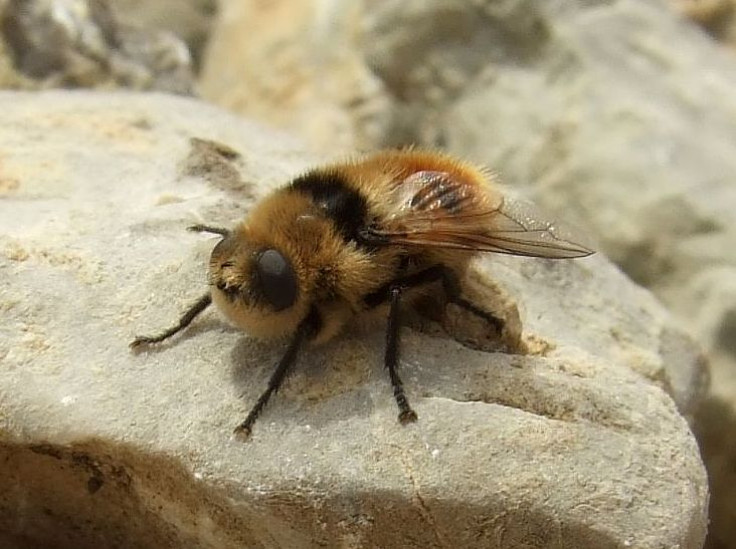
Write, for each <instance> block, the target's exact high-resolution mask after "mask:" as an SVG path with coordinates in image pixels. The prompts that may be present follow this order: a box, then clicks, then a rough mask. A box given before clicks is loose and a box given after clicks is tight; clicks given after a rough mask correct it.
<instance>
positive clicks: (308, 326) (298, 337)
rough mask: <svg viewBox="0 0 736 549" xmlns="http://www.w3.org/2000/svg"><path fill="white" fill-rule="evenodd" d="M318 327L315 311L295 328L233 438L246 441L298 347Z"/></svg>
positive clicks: (275, 390) (290, 363) (282, 378)
mask: <svg viewBox="0 0 736 549" xmlns="http://www.w3.org/2000/svg"><path fill="white" fill-rule="evenodd" d="M318 327H319V315H318V314H317V312H316V311H314V310H313V311H312V312H311V313H310V314H309V316H307V318H306V319H304V320H303V321H302V323H301V324H300V325H299V327H298V328H297V331H296V333H295V334H294V338H293V339H292V340H291V343H289V347H288V348H287V349H286V354H284V356H283V357H282V358H281V361H280V362H279V363H278V365H277V366H276V371H274V373H273V374H271V378H270V379H269V380H268V387H267V388H266V390H265V391H264V392H263V393H262V394H261V396H260V397H258V400H257V401H256V403H255V405H254V406H253V408H251V410H250V412H249V413H248V416H247V417H246V418H245V420H244V421H243V422H242V423H241V424H240V425H238V426H237V427H236V428H235V436H237V437H238V438H240V439H241V440H247V439H248V437H250V435H251V432H252V431H253V424H254V423H255V422H256V419H258V416H259V415H260V413H261V411H262V410H263V408H264V406H266V404H267V403H268V400H269V399H270V398H271V395H272V394H273V393H276V392H278V390H279V388H280V387H281V384H282V383H283V382H284V379H285V378H286V374H287V373H288V372H289V369H290V368H291V366H292V365H293V364H294V362H296V356H297V354H298V352H299V349H300V347H301V346H302V344H303V343H304V341H305V340H306V339H309V338H311V337H313V336H314V334H315V333H316V332H317V329H318Z"/></svg>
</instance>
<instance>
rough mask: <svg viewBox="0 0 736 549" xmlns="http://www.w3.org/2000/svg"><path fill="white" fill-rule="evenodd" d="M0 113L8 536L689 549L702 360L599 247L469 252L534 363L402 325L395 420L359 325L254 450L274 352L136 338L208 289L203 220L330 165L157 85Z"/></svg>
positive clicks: (215, 330) (7, 106) (200, 323)
mask: <svg viewBox="0 0 736 549" xmlns="http://www.w3.org/2000/svg"><path fill="white" fill-rule="evenodd" d="M0 113H1V114H0V119H1V121H2V124H0V153H1V154H2V156H1V157H0V158H1V163H0V192H1V193H2V199H1V200H0V250H1V251H2V253H0V276H1V277H2V282H3V284H2V286H1V287H0V310H1V311H2V315H0V332H1V333H2V334H3V337H2V339H0V360H1V365H0V441H1V442H0V456H1V459H2V463H4V467H3V474H2V475H0V531H3V532H6V534H5V535H6V538H5V540H3V541H8V543H11V542H12V543H15V542H16V541H17V542H18V543H22V542H24V541H25V542H28V544H29V546H30V545H32V544H35V545H36V546H37V545H38V544H43V545H49V544H52V545H54V546H56V547H75V548H85V547H103V546H118V547H213V548H215V547H216V548H224V547H318V546H340V547H343V546H344V547H519V546H524V547H559V548H563V547H564V548H574V547H585V548H589V547H597V548H606V547H627V546H629V547H643V548H648V547H652V548H654V547H657V548H659V547H682V548H699V547H701V545H702V542H703V538H704V536H705V528H706V507H707V494H708V490H707V483H706V477H705V472H704V469H703V466H702V463H701V461H700V456H699V452H698V448H697V445H696V443H695V440H694V438H693V436H692V434H691V433H690V430H689V428H688V425H687V423H686V421H685V420H684V419H683V417H682V415H681V413H680V411H678V406H679V408H680V409H681V410H682V411H683V412H684V413H687V412H688V411H689V410H690V409H691V407H692V406H694V405H695V403H696V402H697V400H698V399H699V394H700V391H701V388H702V385H703V384H702V376H703V375H704V373H703V369H702V360H701V358H700V356H699V354H698V352H697V350H696V349H695V347H694V346H693V344H692V343H691V342H689V340H688V338H687V336H686V335H685V334H684V333H683V332H682V330H680V329H679V328H677V327H676V326H675V325H674V324H673V322H672V320H671V319H670V317H669V316H668V314H667V313H666V312H665V311H664V309H663V308H662V307H661V306H660V305H659V304H658V303H657V302H656V301H655V300H654V299H653V298H652V297H651V295H650V294H648V293H647V292H646V291H645V290H642V289H640V288H638V287H636V286H635V285H633V284H632V283H631V282H630V281H629V280H628V279H627V278H626V277H625V276H624V275H623V274H621V273H620V272H619V271H618V270H617V269H616V268H615V267H613V266H612V265H611V264H610V263H609V262H608V261H607V260H606V259H605V258H604V257H603V256H602V255H597V256H593V257H591V258H587V259H584V260H579V261H558V262H554V261H550V260H533V259H523V258H513V257H499V256H487V257H484V258H482V259H481V260H479V261H478V262H477V264H476V266H475V268H474V270H473V273H472V277H471V279H470V280H468V281H467V288H468V291H470V292H473V293H474V295H475V296H476V298H477V299H479V300H483V303H484V305H485V306H488V307H489V308H492V309H494V310H499V311H503V314H504V315H506V316H507V318H510V319H513V318H516V317H518V320H519V322H518V323H517V324H516V326H517V327H518V328H520V329H521V334H522V335H521V340H522V343H523V346H524V347H525V349H526V352H523V353H521V352H520V353H517V354H506V353H499V352H496V353H490V352H483V351H480V350H474V349H472V348H469V347H467V346H463V345H461V344H460V343H458V342H456V341H455V340H453V339H452V338H449V337H448V336H446V335H441V334H438V333H437V332H436V330H434V331H433V330H432V329H426V330H418V329H414V328H408V327H407V328H406V329H404V330H403V332H402V337H403V346H402V370H401V371H402V373H403V377H404V380H405V383H406V388H407V391H408V395H409V397H410V398H411V401H412V403H413V404H414V406H415V408H416V410H417V412H418V414H419V416H420V418H419V421H418V422H417V423H416V424H413V425H410V426H407V427H403V426H401V425H399V424H398V422H397V420H396V415H397V410H396V405H395V403H394V400H393V396H392V394H391V389H390V384H389V382H388V379H387V375H386V373H385V372H384V371H383V366H382V349H383V334H382V333H381V330H380V329H379V330H377V331H371V330H368V331H362V332H361V331H357V330H355V331H349V332H348V333H346V334H345V335H344V336H343V337H340V338H338V339H337V340H335V341H334V342H332V343H330V344H328V345H326V346H324V347H322V348H319V349H313V350H310V351H308V352H306V353H304V355H303V356H302V357H301V360H300V363H299V366H298V367H297V368H296V370H295V372H294V375H293V376H292V377H291V378H290V379H289V381H288V382H287V384H286V385H285V387H284V388H283V390H282V391H281V392H280V393H279V394H278V395H277V396H276V397H275V398H274V400H273V401H272V402H271V404H270V405H269V407H268V408H267V409H266V410H265V412H264V414H263V416H262V418H261V419H260V421H259V423H257V424H256V428H255V431H254V435H253V438H252V439H251V440H250V441H249V442H247V443H241V442H238V441H236V440H233V439H232V438H231V432H232V429H233V427H234V426H235V425H236V424H237V423H238V422H239V421H240V420H242V419H243V417H244V414H245V413H246V412H247V410H248V408H249V406H250V405H251V404H252V403H253V402H254V399H255V398H256V397H257V395H258V394H259V393H260V391H261V390H262V388H263V387H264V385H265V382H266V380H267V378H268V376H269V374H270V372H271V371H272V368H273V365H274V363H275V362H276V361H277V360H278V359H279V357H280V355H281V353H282V352H283V344H282V343H279V342H261V341H255V340H252V339H250V338H248V337H247V336H245V335H243V334H242V333H240V332H238V331H237V330H235V329H233V328H231V327H228V326H227V325H226V324H225V323H224V321H223V320H222V318H221V317H220V316H219V315H218V314H217V313H216V312H215V311H208V312H206V313H205V314H204V315H203V316H202V317H201V318H199V319H197V320H196V321H195V323H194V324H193V325H192V326H191V327H190V329H189V330H187V331H186V332H185V333H184V334H181V336H179V337H177V338H176V339H175V340H172V341H171V342H169V343H166V344H163V345H161V346H160V347H159V348H157V349H151V350H149V351H147V352H142V353H138V354H133V353H131V352H130V351H129V349H128V346H127V344H128V342H129V341H130V340H131V338H132V337H133V335H135V334H140V333H150V332H156V331H158V330H160V329H161V328H164V327H167V326H169V325H170V324H171V323H172V321H174V320H175V319H176V318H177V317H178V315H179V314H180V313H181V312H182V311H183V310H184V309H185V308H186V307H187V305H188V304H189V303H190V302H192V301H194V300H195V299H196V298H197V297H198V296H199V295H201V294H202V292H203V291H205V290H206V274H205V265H206V262H207V258H208V255H209V251H210V250H211V248H212V246H213V243H214V242H215V241H216V240H215V239H213V238H212V237H208V236H204V235H194V234H191V233H187V232H186V231H184V228H185V227H186V226H187V225H188V224H191V223H197V222H206V223H211V224H220V225H231V224H233V223H234V222H236V221H237V220H239V219H240V218H241V217H242V216H243V215H244V213H245V212H246V211H247V209H248V207H249V206H250V204H251V203H252V201H253V200H254V199H257V198H258V197H259V196H262V195H263V193H265V192H267V191H268V189H270V188H273V187H274V186H276V185H278V184H281V183H284V182H285V181H287V180H288V178H289V177H291V176H293V175H295V174H297V173H299V172H300V171H301V170H302V169H304V168H305V167H306V166H309V165H311V164H312V163H313V162H314V161H315V159H314V158H313V157H310V156H308V155H306V154H305V153H303V152H301V146H300V145H298V144H297V143H294V142H292V141H291V140H290V139H289V138H288V137H286V136H284V135H279V134H276V133H273V132H269V131H266V130H264V129H263V128H261V127H259V126H257V125H255V124H251V123H248V122H244V121H242V120H239V119H237V118H235V117H233V116H232V115H229V114H226V113H224V112H222V111H219V110H218V109H216V108H213V107H211V106H207V105H205V104H202V103H198V102H195V101H192V100H185V99H180V98H173V97H167V96H160V95H134V94H103V93H93V92H45V93H39V94H22V93H11V92H5V93H2V94H0ZM464 326H470V324H469V321H468V319H463V318H462V317H460V318H459V319H458V327H459V329H461V330H462V329H463V328H464ZM673 355H677V356H676V358H673ZM676 363H677V364H676ZM674 365H676V366H677V367H676V368H674V369H673V366H674ZM683 371H686V372H687V375H683V373H682V372H683ZM0 539H2V538H0Z"/></svg>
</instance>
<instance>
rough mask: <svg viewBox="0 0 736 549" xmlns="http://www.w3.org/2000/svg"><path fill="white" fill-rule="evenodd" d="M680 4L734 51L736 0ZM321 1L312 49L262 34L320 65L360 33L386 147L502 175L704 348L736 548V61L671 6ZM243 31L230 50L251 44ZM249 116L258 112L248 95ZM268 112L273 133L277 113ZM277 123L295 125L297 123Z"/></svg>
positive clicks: (718, 495)
mask: <svg viewBox="0 0 736 549" xmlns="http://www.w3.org/2000/svg"><path fill="white" fill-rule="evenodd" d="M232 3H233V4H235V3H236V2H232ZM672 3H673V4H674V5H675V6H676V7H679V8H680V9H681V10H682V11H683V13H685V14H686V15H688V17H690V18H692V19H694V20H697V21H699V22H701V23H702V24H703V25H704V26H705V27H706V28H707V29H708V30H709V32H711V33H712V34H713V35H715V36H716V37H717V38H719V39H720V40H723V41H725V42H728V41H729V40H731V38H729V36H730V35H731V34H733V32H732V31H731V30H730V29H731V28H733V23H732V20H733V14H734V13H736V12H735V11H734V2H733V0H706V1H694V0H693V1H690V0H674V1H673V2H672ZM310 5H312V6H313V7H312V8H311V11H310V9H309V8H305V7H303V8H302V9H303V10H304V12H305V13H307V14H310V13H311V14H312V16H311V18H309V17H307V16H305V17H304V18H302V19H300V22H299V27H300V28H311V29H314V34H313V35H310V36H311V40H309V41H308V40H305V39H304V34H303V33H300V32H292V33H291V34H289V35H287V36H284V32H283V27H282V26H279V25H278V24H274V25H269V23H268V20H267V19H266V18H265V16H264V19H263V20H259V21H260V28H262V29H265V30H262V32H263V33H269V32H274V33H275V32H281V34H279V42H278V43H279V44H280V45H281V48H282V49H283V50H286V51H291V50H296V51H300V52H302V56H303V57H306V58H309V57H310V55H311V54H310V53H309V52H312V53H314V52H316V51H318V50H317V49H316V47H315V46H314V44H320V43H323V42H324V41H326V40H328V38H329V37H330V36H342V33H344V32H347V31H346V29H349V30H352V29H359V31H360V32H359V34H358V36H357V37H354V38H353V39H352V40H350V41H341V44H343V45H344V48H343V49H342V50H341V52H342V53H341V55H343V56H345V57H349V58H351V59H354V60H356V59H357V61H356V63H358V65H361V64H362V65H363V66H365V67H366V68H367V69H368V70H369V72H370V73H371V74H372V75H373V76H374V79H375V81H376V84H375V88H376V89H377V90H379V92H380V93H378V96H379V97H381V101H380V102H377V103H374V104H375V105H377V106H378V107H379V108H377V109H375V110H374V111H372V114H371V117H370V122H371V127H373V128H376V129H378V130H379V131H380V130H382V131H383V133H382V134H380V135H378V137H377V138H376V137H373V141H372V142H371V143H370V146H372V147H380V146H386V145H397V144H406V143H419V144H422V145H425V146H427V145H428V146H440V147H444V148H446V149H449V150H450V151H452V152H455V153H457V154H461V155H464V156H469V157H471V158H472V159H474V160H475V161H477V162H479V163H483V164H486V165H488V166H489V167H490V168H491V169H493V170H495V171H497V172H498V173H499V174H500V175H501V176H502V178H503V179H504V180H505V181H507V182H508V183H510V184H512V185H514V186H520V187H525V188H526V189H527V190H528V192H530V193H533V194H534V195H535V196H536V199H537V200H538V201H539V202H542V203H543V204H544V205H545V206H546V207H547V208H548V209H551V210H553V211H559V212H564V216H565V217H566V218H569V219H572V220H574V221H577V222H578V223H579V225H581V226H582V227H586V228H587V230H588V231H590V232H591V233H592V234H593V235H594V237H595V238H596V239H597V240H598V242H599V244H600V249H602V250H603V251H605V253H607V254H608V255H609V256H610V257H611V258H612V259H613V260H614V261H615V262H616V263H617V264H618V265H620V266H621V267H622V268H623V269H624V271H625V272H626V273H627V274H628V275H629V276H631V277H632V278H633V279H634V280H635V281H637V282H639V283H641V284H643V285H645V286H646V287H648V288H649V289H650V290H652V291H653V292H654V293H655V295H657V297H659V298H660V299H661V300H662V301H663V302H664V303H665V304H666V305H667V306H668V307H669V308H670V309H671V310H672V311H673V312H674V313H675V315H676V316H677V317H678V318H679V320H680V322H681V323H682V324H683V325H684V326H686V328H687V329H688V330H689V331H690V332H691V333H693V334H694V335H695V336H696V338H697V339H698V340H699V341H701V342H702V344H703V346H704V347H705V348H706V350H707V352H708V354H709V356H710V357H711V363H712V371H713V373H712V375H713V384H712V386H713V389H712V393H711V395H710V397H709V399H708V401H707V402H706V404H705V408H704V412H703V415H702V417H700V418H699V420H698V421H697V422H695V423H694V428H695V429H697V430H698V432H700V433H701V435H700V440H701V443H702V445H703V448H704V453H705V455H706V456H707V457H708V460H709V463H712V467H711V469H712V474H713V481H712V488H713V500H712V508H713V510H714V511H713V528H712V537H713V539H714V540H716V541H714V543H720V544H722V545H723V546H727V547H732V548H736V512H735V511H734V510H733V505H732V503H731V502H732V501H733V500H734V495H733V489H732V487H733V486H735V485H736V473H734V472H733V470H732V469H733V468H730V467H727V466H724V465H723V464H724V463H732V462H733V461H734V459H736V449H734V448H733V445H732V444H731V443H730V439H731V438H732V433H733V429H734V426H736V419H735V418H736V383H734V381H733V372H734V371H736V348H735V346H734V343H733V342H734V341H735V340H736V339H735V337H736V336H734V333H736V332H734V329H733V325H734V321H733V319H734V318H736V313H735V312H734V311H736V293H734V291H733V290H734V288H733V286H734V283H733V281H734V280H736V251H735V250H736V248H735V247H734V246H733V242H734V241H735V240H736V213H735V212H736V208H734V204H736V187H734V185H732V184H731V179H732V174H733V173H736V145H735V144H736V124H734V116H733V113H734V112H736V103H735V102H734V101H735V100H734V94H733V90H734V87H735V86H736V58H735V57H734V55H733V52H732V51H729V50H728V49H726V48H723V47H722V46H721V45H720V44H718V43H717V42H715V41H714V40H712V38H711V37H710V36H708V35H707V34H706V33H704V32H702V30H701V29H699V28H697V27H696V26H695V25H694V24H693V23H692V22H691V21H688V20H687V19H686V18H685V17H683V16H682V15H681V14H678V13H677V10H675V9H668V8H669V7H671V6H667V5H666V4H665V3H663V2H659V1H656V0H618V1H616V2H575V1H572V0H555V1H551V2H533V1H529V0H503V1H495V2H487V1H482V0H477V1H472V2H459V3H458V2H446V1H442V0H435V1H430V2H426V1H418V0H417V1H407V0H393V1H392V0H387V1H384V2H380V3H377V4H375V5H373V4H372V5H371V8H370V9H365V10H364V11H363V12H356V11H355V9H354V8H348V5H347V3H337V2H331V3H326V4H325V3H319V2H313V3H310ZM324 6H327V7H324ZM320 9H322V10H323V11H322V12H320V11H319V10H320ZM324 10H328V11H329V10H331V11H329V15H330V17H329V18H327V19H329V20H330V21H332V22H334V26H332V27H330V30H329V33H326V34H324V35H322V40H321V41H320V37H319V34H318V30H317V29H318V28H319V27H318V25H317V21H320V20H323V19H324V18H325V16H321V17H317V16H316V15H314V14H319V13H324ZM236 21H237V18H236V17H232V18H230V19H228V20H227V24H228V25H230V26H234V25H235V24H236ZM241 22H242V20H241ZM240 29H241V30H240V33H239V34H238V31H236V30H235V29H232V28H230V29H228V31H227V33H225V32H223V33H222V36H223V37H227V36H244V35H246V34H247V33H246V32H245V31H244V30H243V27H242V26H241V27H240ZM273 29H281V30H280V31H275V30H273ZM315 35H316V36H315ZM243 40H247V38H244V39H243ZM235 44H236V42H234V41H230V42H227V41H226V40H225V38H221V39H219V40H218V39H215V41H214V42H213V49H212V50H211V51H210V53H211V55H212V56H213V57H218V58H227V59H228V62H231V63H232V64H233V66H238V67H240V66H242V65H244V64H245V61H243V60H242V58H243V57H245V55H246V54H245V53H243V52H242V51H240V50H239V49H238V48H237V47H235ZM345 49H347V51H345ZM247 62H248V63H249V65H250V66H251V67H257V71H258V74H259V75H261V77H262V78H263V79H265V80H269V79H271V78H277V76H274V74H273V73H272V71H273V72H274V73H275V72H276V71H277V70H278V69H277V68H274V69H270V65H269V58H268V57H267V56H263V57H261V58H253V57H248V60H247ZM357 72H360V71H357ZM204 74H205V76H206V75H207V74H208V73H207V71H205V73H204ZM212 74H213V75H214V74H215V73H212ZM314 78H315V79H316V80H317V82H316V83H315V82H314V81H313V80H312V79H306V80H303V81H299V82H297V83H295V84H294V85H293V86H292V88H291V94H292V95H294V96H298V97H303V96H306V95H308V94H307V92H302V90H310V89H313V87H314V86H316V85H318V83H319V82H320V81H325V80H326V77H325V76H324V75H323V74H322V73H320V72H315V73H314ZM241 82H243V84H241V85H240V91H236V90H237V89H238V87H239V86H238V84H237V80H236V79H235V78H233V79H231V80H228V82H227V87H228V93H229V94H231V95H232V96H234V95H237V94H242V95H243V96H245V97H247V92H248V89H249V84H246V83H245V82H246V81H245V80H242V81H241ZM256 95H257V94H256ZM210 97H211V98H213V100H216V101H218V100H219V99H220V98H219V96H216V95H211V96H210ZM309 97H310V101H311V104H310V105H309V106H304V105H301V106H300V107H299V109H295V111H296V112H303V111H311V112H319V111H320V110H323V111H331V110H334V109H338V110H339V111H340V113H341V114H335V115H334V117H335V118H342V119H351V117H353V114H354V112H355V111H352V110H351V107H350V106H345V105H343V104H340V103H339V102H336V101H334V100H332V97H333V96H332V95H330V94H313V95H310V96H309ZM228 106H233V105H232V104H228ZM235 107H236V108H240V110H241V111H247V112H251V113H253V112H255V111H257V110H259V106H258V103H257V102H248V101H247V99H243V100H242V101H241V102H240V103H239V104H238V105H235ZM241 107H242V108H241ZM287 107H288V105H287ZM259 116H262V117H264V118H271V119H274V118H272V117H270V116H269V114H268V112H267V111H266V110H261V111H260V112H259ZM279 120H281V121H283V120H286V121H288V120H289V115H288V114H287V113H286V112H283V111H282V112H280V113H279ZM293 120H294V121H295V122H294V125H298V126H299V128H298V131H301V132H302V133H307V134H308V135H307V139H309V140H310V141H312V142H315V143H316V142H319V139H318V138H317V137H316V134H315V135H312V134H310V133H309V127H308V126H306V125H303V124H301V123H299V122H298V121H297V118H296V117H294V118H293ZM342 128H343V127H342V126H341V127H340V129H338V126H337V125H334V126H333V129H332V135H334V136H336V137H337V139H335V140H333V141H332V142H328V143H326V144H324V148H325V149H327V150H330V148H334V147H339V146H341V143H343V142H355V141H356V139H355V137H350V136H348V137H344V136H343V134H342V133H341V132H342ZM325 134H328V135H329V134H330V130H329V129H328V130H324V129H323V130H321V133H320V134H319V135H325ZM354 134H355V132H353V134H352V135H353V136H354ZM338 136H339V137H338ZM369 137H370V136H369ZM721 506H723V507H721ZM719 509H721V510H719Z"/></svg>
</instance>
